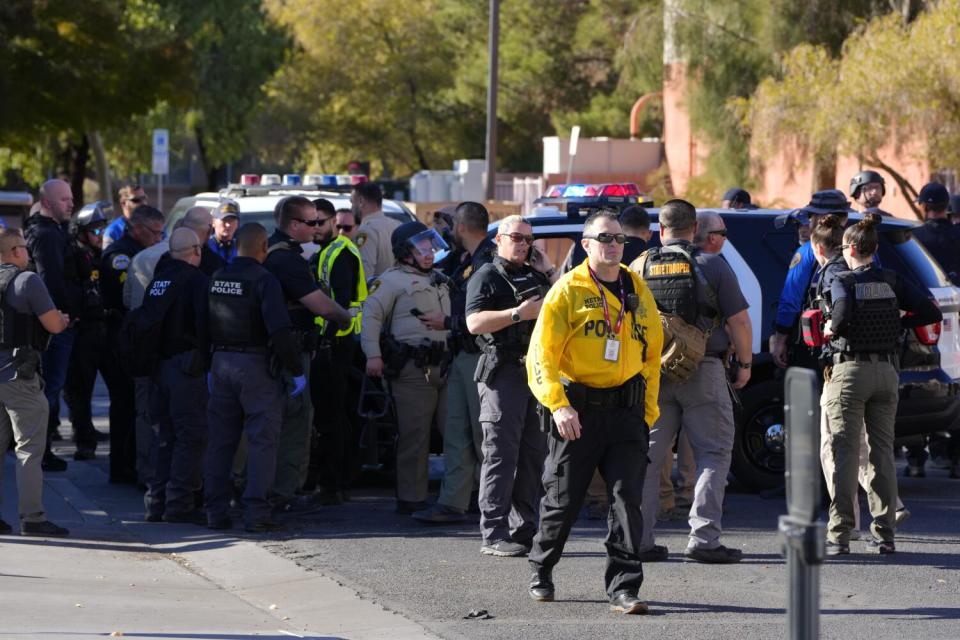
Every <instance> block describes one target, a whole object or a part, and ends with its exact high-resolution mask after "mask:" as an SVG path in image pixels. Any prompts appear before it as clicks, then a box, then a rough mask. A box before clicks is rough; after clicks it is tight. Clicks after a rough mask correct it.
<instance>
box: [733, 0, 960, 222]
mask: <svg viewBox="0 0 960 640" xmlns="http://www.w3.org/2000/svg"><path fill="white" fill-rule="evenodd" d="M958 65H960V0H942V1H941V2H939V3H937V4H936V5H934V6H931V7H930V9H929V10H927V11H925V12H922V13H919V14H918V15H917V17H916V19H915V20H914V21H913V22H910V23H905V22H904V20H903V17H902V14H900V13H890V14H888V15H886V16H883V17H880V18H877V19H875V20H873V21H872V22H870V23H869V24H867V25H865V26H864V28H862V29H861V30H859V31H857V32H856V33H855V34H853V35H852V36H850V37H849V38H848V39H847V40H846V41H845V43H844V45H843V47H842V50H841V52H840V55H839V57H833V56H832V55H831V54H830V52H829V51H828V50H827V49H826V48H825V47H822V46H811V45H801V46H799V47H797V48H795V49H793V50H792V51H791V52H790V53H789V54H788V55H787V56H786V57H785V58H784V63H783V68H782V74H781V76H780V77H777V78H774V77H771V78H768V79H766V80H764V81H763V82H762V83H761V84H760V86H759V87H758V89H757V91H756V93H755V95H754V96H753V97H752V98H750V99H749V100H747V101H742V102H741V103H739V107H738V108H739V113H740V114H741V116H742V118H743V122H744V124H745V125H746V126H747V127H748V129H749V130H750V132H751V133H752V136H753V139H754V141H755V142H756V143H757V144H758V145H759V147H760V148H761V149H762V150H764V151H766V152H774V151H776V150H777V149H778V148H779V147H780V146H781V145H782V144H783V143H784V141H788V140H789V141H791V142H793V143H796V144H797V145H798V146H799V147H800V148H802V149H804V150H807V151H810V152H812V153H813V154H815V155H816V156H825V155H829V154H831V153H837V152H839V153H842V154H847V155H853V156H856V157H859V158H862V159H863V160H864V161H865V162H866V163H867V164H870V165H873V166H877V167H880V168H883V169H884V170H886V171H887V172H888V173H890V174H891V175H892V176H893V177H894V179H895V180H896V181H897V182H898V183H899V184H900V186H901V188H902V191H903V193H904V195H905V197H907V200H908V202H911V205H912V200H913V197H915V196H916V189H915V187H914V186H913V185H910V184H909V183H907V181H906V180H905V179H904V178H903V177H902V176H901V175H900V174H899V173H897V172H896V171H895V169H894V168H893V167H890V166H887V165H886V164H885V163H884V162H883V161H882V160H881V158H880V157H879V153H878V152H879V150H880V149H881V148H883V147H885V146H887V145H888V144H889V143H890V142H894V143H895V144H896V146H897V147H898V148H902V147H903V145H904V143H906V142H907V141H911V140H916V139H919V140H922V141H923V145H922V146H923V147H925V149H926V154H927V157H928V158H929V159H930V160H931V161H932V162H931V164H933V165H934V168H937V169H939V168H947V167H957V166H960V80H958V77H957V75H956V73H952V72H951V71H950V70H952V69H956V68H958Z"/></svg>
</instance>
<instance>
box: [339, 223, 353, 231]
mask: <svg viewBox="0 0 960 640" xmlns="http://www.w3.org/2000/svg"><path fill="white" fill-rule="evenodd" d="M353 227H354V225H352V224H338V225H337V229H338V230H340V231H353Z"/></svg>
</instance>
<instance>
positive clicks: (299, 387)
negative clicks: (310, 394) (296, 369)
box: [290, 376, 307, 398]
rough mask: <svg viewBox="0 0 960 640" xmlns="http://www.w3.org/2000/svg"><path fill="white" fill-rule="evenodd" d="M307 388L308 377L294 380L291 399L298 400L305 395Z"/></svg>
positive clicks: (298, 377) (297, 377)
mask: <svg viewBox="0 0 960 640" xmlns="http://www.w3.org/2000/svg"><path fill="white" fill-rule="evenodd" d="M306 386H307V376H296V377H295V378H294V379H293V389H291V391H290V397H291V398H296V397H297V396H298V395H300V394H301V393H303V390H304V388H306Z"/></svg>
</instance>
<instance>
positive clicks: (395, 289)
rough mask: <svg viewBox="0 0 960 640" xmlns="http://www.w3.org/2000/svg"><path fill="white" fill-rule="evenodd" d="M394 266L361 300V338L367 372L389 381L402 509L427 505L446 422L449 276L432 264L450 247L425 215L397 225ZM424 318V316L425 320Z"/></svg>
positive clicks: (403, 511)
mask: <svg viewBox="0 0 960 640" xmlns="http://www.w3.org/2000/svg"><path fill="white" fill-rule="evenodd" d="M391 241H392V243H393V253H394V255H395V256H396V261H397V266H396V267H395V268H393V269H388V270H387V271H385V272H384V273H383V274H382V275H381V276H380V277H379V278H378V279H377V280H375V281H374V282H373V283H372V284H371V286H370V293H369V295H368V296H367V300H366V302H364V304H363V328H362V329H361V333H360V345H361V347H362V348H363V352H364V354H365V355H366V357H367V365H366V373H367V375H368V376H370V377H372V378H380V377H382V376H385V377H386V378H387V379H388V380H389V381H390V389H391V391H392V392H393V401H394V406H395V407H396V411H397V509H396V510H397V513H400V514H404V515H410V514H412V513H413V512H415V511H420V510H421V509H424V508H426V506H427V504H426V498H427V456H428V454H429V449H430V428H431V426H432V425H433V423H434V416H435V415H436V418H437V424H438V425H440V426H441V427H442V426H443V425H444V423H445V417H444V415H443V414H444V411H445V409H446V398H445V393H446V391H445V387H444V379H445V373H446V371H445V369H446V366H447V354H448V349H447V338H448V335H449V331H448V330H447V329H446V328H444V317H445V316H447V315H449V314H450V294H449V291H448V288H447V277H446V276H444V275H443V274H442V273H440V272H439V271H437V270H435V269H433V260H434V257H435V254H436V252H438V251H441V250H443V249H446V248H447V245H446V243H445V242H444V241H443V239H441V238H440V236H439V234H437V232H436V231H434V230H433V229H427V227H426V225H424V224H423V223H421V222H407V223H405V224H403V225H400V226H399V227H397V229H396V231H394V232H393V236H392V238H391ZM421 318H423V319H424V320H423V321H421Z"/></svg>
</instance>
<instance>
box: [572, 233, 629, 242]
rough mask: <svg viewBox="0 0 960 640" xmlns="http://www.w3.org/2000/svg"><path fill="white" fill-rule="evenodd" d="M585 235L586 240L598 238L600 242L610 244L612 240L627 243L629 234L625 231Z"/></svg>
mask: <svg viewBox="0 0 960 640" xmlns="http://www.w3.org/2000/svg"><path fill="white" fill-rule="evenodd" d="M583 237H584V238H585V239H586V240H596V241H597V242H599V243H600V244H610V243H611V242H616V243H617V244H626V242H627V234H625V233H598V234H596V235H592V236H583Z"/></svg>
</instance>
